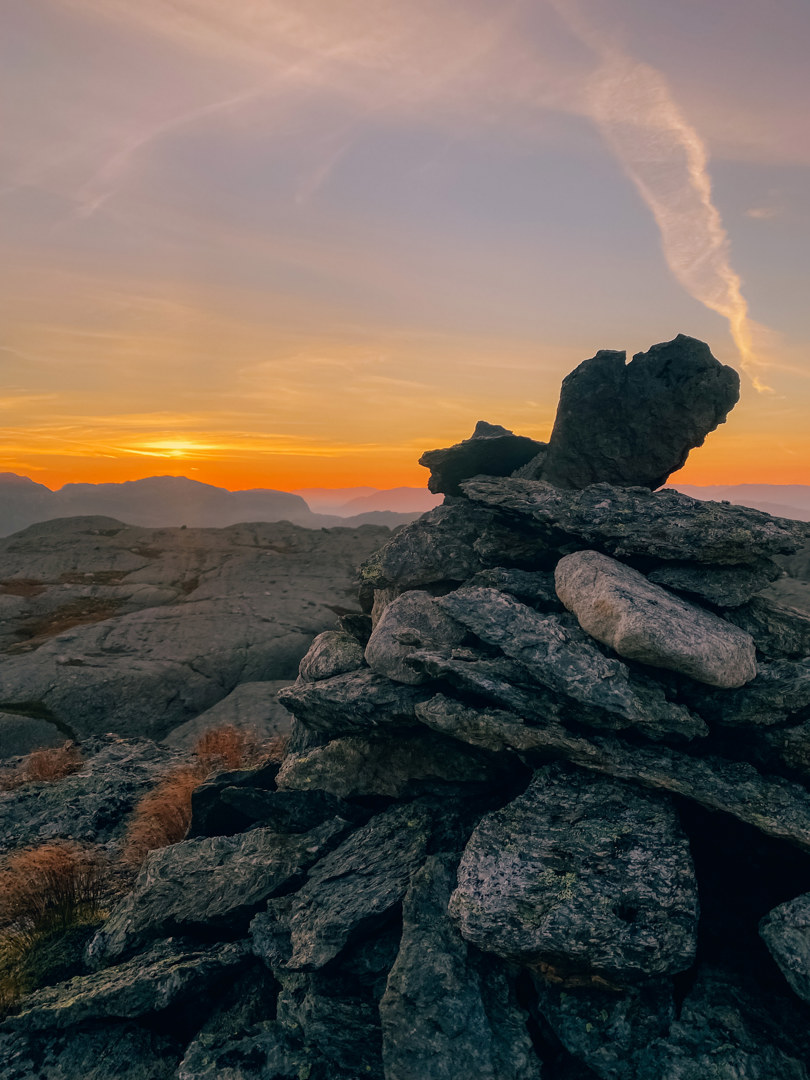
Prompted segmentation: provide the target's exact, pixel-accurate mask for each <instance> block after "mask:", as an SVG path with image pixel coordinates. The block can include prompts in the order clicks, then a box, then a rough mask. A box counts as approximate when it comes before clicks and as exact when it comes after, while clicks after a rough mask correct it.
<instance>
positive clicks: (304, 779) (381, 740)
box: [278, 732, 500, 817]
mask: <svg viewBox="0 0 810 1080" xmlns="http://www.w3.org/2000/svg"><path fill="white" fill-rule="evenodd" d="M499 773H500V767H499V763H497V762H494V761H492V760H491V759H490V758H489V756H484V755H481V754H478V753H474V752H473V753H469V752H467V751H466V750H465V751H464V752H459V749H458V744H457V742H455V741H453V740H450V739H444V738H442V737H441V736H439V737H436V736H433V735H431V734H430V733H428V732H425V733H419V734H417V733H412V734H407V735H406V734H402V735H399V736H397V737H396V738H387V737H385V736H375V737H372V738H368V739H361V738H358V737H348V738H344V739H333V740H332V741H331V742H328V743H327V744H326V745H325V746H318V747H315V748H314V749H312V750H308V751H304V752H302V753H300V754H289V755H288V756H287V757H286V758H285V760H284V764H283V766H282V768H281V772H280V773H279V777H278V786H279V788H281V789H282V791H285V790H286V791H287V792H288V794H293V791H294V790H295V789H299V791H300V793H301V794H304V793H305V792H306V793H310V794H313V795H314V794H316V793H317V792H318V791H320V792H330V793H331V794H332V795H333V796H339V797H340V798H341V799H355V798H358V797H359V796H363V795H386V796H388V797H389V798H393V799H399V798H403V797H407V793H408V792H413V791H414V789H415V788H417V787H418V786H419V785H420V782H421V781H431V782H437V781H443V782H446V783H467V784H469V783H472V784H484V783H487V782H489V783H493V782H495V780H496V778H497V777H498V775H499ZM279 794H281V792H279ZM342 816H344V817H345V816H346V815H345V814H343V815H342Z"/></svg>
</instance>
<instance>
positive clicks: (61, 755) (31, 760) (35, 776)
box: [23, 742, 84, 784]
mask: <svg viewBox="0 0 810 1080" xmlns="http://www.w3.org/2000/svg"><path fill="white" fill-rule="evenodd" d="M83 764H84V758H83V757H82V752H81V750H80V749H79V748H78V746H77V745H76V744H75V743H73V742H66V743H64V744H63V745H62V746H55V747H53V748H52V749H49V750H34V751H33V753H31V754H29V755H28V758H27V760H26V761H25V763H24V765H23V772H24V774H25V778H26V780H42V781H46V782H47V783H51V784H52V783H55V782H56V781H57V780H63V779H64V778H65V777H66V776H70V775H71V774H72V773H75V772H78V771H79V769H80V768H81V767H82V765H83Z"/></svg>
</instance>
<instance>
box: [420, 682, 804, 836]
mask: <svg viewBox="0 0 810 1080" xmlns="http://www.w3.org/2000/svg"><path fill="white" fill-rule="evenodd" d="M513 693H514V695H515V697H516V698H518V699H519V698H520V694H519V691H513ZM525 697H526V696H525V695H524V698H525ZM524 704H531V702H530V701H525V702H524ZM518 707H519V706H518ZM417 713H418V715H419V718H420V720H421V721H422V723H424V724H426V725H427V726H428V727H431V728H433V730H435V731H440V732H444V733H445V734H448V735H452V736H453V737H454V738H457V739H461V740H463V741H464V742H469V743H470V744H471V745H472V746H478V747H481V748H486V749H489V750H507V749H510V750H514V751H515V752H516V753H518V754H519V755H520V756H521V758H522V759H524V760H526V761H528V762H530V763H532V764H534V763H539V762H542V761H543V760H545V759H546V758H547V756H548V754H549V752H551V753H553V754H555V755H559V756H561V757H564V758H566V759H567V760H568V761H571V762H573V763H574V764H576V765H578V766H581V767H582V768H585V769H589V770H591V771H593V772H597V773H600V774H604V775H607V776H613V777H616V778H617V779H619V780H628V781H631V782H633V783H635V784H638V785H641V786H642V787H647V788H651V789H653V790H655V791H661V792H667V793H671V794H674V795H682V796H684V797H685V798H687V799H691V800H692V801H694V802H696V803H699V804H700V805H701V806H705V807H706V808H707V809H708V810H720V811H722V812H723V813H726V814H731V815H732V816H733V817H736V818H738V819H739V820H740V821H743V822H745V823H746V824H748V825H753V826H754V827H755V828H757V829H759V830H760V831H761V832H762V833H764V834H765V835H766V836H770V837H773V838H774V839H778V840H786V841H788V843H790V844H792V845H793V846H794V847H798V848H800V849H801V850H802V851H805V852H808V853H810V794H808V792H807V789H806V788H805V787H804V786H803V785H801V784H797V783H794V782H792V781H790V780H786V779H785V778H784V777H781V776H774V775H763V774H762V773H760V772H759V770H758V769H757V768H755V767H754V766H753V765H751V764H750V763H749V762H747V761H729V760H727V759H725V758H721V757H718V756H716V755H712V756H707V757H693V756H691V755H689V754H685V753H681V752H679V751H677V750H674V749H671V748H670V747H666V746H656V747H654V748H653V747H646V746H636V745H633V744H632V743H629V742H625V741H624V740H621V739H618V738H610V737H606V736H601V735H600V736H597V735H595V734H594V735H589V737H588V738H584V737H582V736H581V735H577V734H575V733H574V732H571V731H570V730H568V729H567V728H565V727H564V726H563V725H562V724H560V723H558V722H556V721H555V720H553V719H547V720H546V721H545V722H542V723H539V724H538V723H527V722H526V721H524V720H522V719H521V718H520V717H519V716H516V715H515V714H514V713H513V712H507V711H504V710H500V709H471V708H468V707H465V706H464V705H463V704H462V703H461V702H458V701H453V700H452V699H448V698H446V697H445V696H444V695H442V694H437V695H436V696H435V697H434V698H432V699H431V700H430V701H428V702H425V703H423V704H422V705H420V706H418V708H417Z"/></svg>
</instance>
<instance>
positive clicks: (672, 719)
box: [434, 588, 725, 739]
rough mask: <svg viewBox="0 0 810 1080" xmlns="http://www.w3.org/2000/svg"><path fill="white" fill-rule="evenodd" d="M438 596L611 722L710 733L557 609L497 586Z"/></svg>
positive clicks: (530, 669)
mask: <svg viewBox="0 0 810 1080" xmlns="http://www.w3.org/2000/svg"><path fill="white" fill-rule="evenodd" d="M434 603H435V604H436V605H438V606H439V607H440V608H441V609H442V610H443V611H445V612H447V614H448V615H451V616H452V617H453V619H455V620H457V621H458V622H459V623H461V624H462V625H463V626H465V627H467V628H468V629H469V630H471V631H472V632H473V633H474V634H475V635H476V636H477V637H479V638H480V639H481V640H482V641H484V642H486V643H487V644H488V645H494V646H497V647H498V648H500V649H501V650H502V651H503V653H504V655H505V656H507V657H508V658H509V659H510V660H513V661H515V662H516V663H517V664H519V665H520V667H521V668H523V670H524V671H525V673H526V675H527V676H528V677H529V681H530V682H533V683H536V684H539V685H540V686H545V687H547V688H548V689H549V690H551V691H552V692H554V693H556V694H560V695H563V696H564V697H567V698H570V699H572V700H573V701H577V702H581V703H582V704H583V705H587V706H590V707H592V708H593V709H596V710H599V711H600V712H604V713H606V714H609V715H610V716H611V717H613V718H616V719H615V720H614V723H613V725H612V726H617V727H627V726H634V727H637V728H639V730H641V731H644V733H645V734H647V735H650V736H651V737H653V738H664V737H667V736H676V737H680V738H684V739H692V738H695V737H698V736H702V735H705V734H706V731H707V729H706V725H705V724H704V723H703V721H702V720H700V719H699V718H698V717H695V716H692V715H691V714H690V713H689V712H688V711H687V710H686V709H684V708H683V707H682V706H680V705H676V704H673V703H672V702H669V701H667V700H666V698H665V696H664V692H663V689H662V688H661V687H659V686H654V685H652V684H650V685H646V684H643V683H642V682H641V681H634V680H632V679H631V677H630V672H629V671H628V669H627V666H626V665H625V664H623V663H622V662H621V661H620V660H615V659H613V658H611V657H607V656H605V655H604V654H603V653H602V652H601V651H600V650H599V649H598V648H597V646H595V645H594V644H593V642H592V641H590V640H589V638H588V637H587V635H586V634H584V633H582V631H581V630H580V629H579V628H578V627H577V626H576V625H574V626H571V627H568V626H566V625H565V623H564V622H563V620H562V618H561V617H560V616H559V615H554V614H551V615H541V614H538V612H536V611H535V610H534V609H533V608H530V607H528V605H526V604H521V603H520V601H519V600H516V599H515V598H514V597H513V596H510V595H509V594H508V593H503V592H500V591H499V590H498V589H480V588H478V589H477V588H472V589H457V590H456V591H455V592H452V593H449V594H448V595H447V596H443V597H440V598H439V599H437V600H435V601H434ZM565 618H570V616H565ZM571 621H572V622H573V620H571ZM717 621H718V622H721V620H719V619H718V620H717ZM722 625H725V624H722ZM525 681H526V680H525V678H524V682H525ZM617 720H620V721H621V722H618V723H617V722H616V721H617Z"/></svg>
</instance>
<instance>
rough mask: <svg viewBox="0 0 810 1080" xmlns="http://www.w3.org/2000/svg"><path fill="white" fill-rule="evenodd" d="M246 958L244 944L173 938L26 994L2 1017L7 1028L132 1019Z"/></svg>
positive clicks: (202, 986) (205, 984) (205, 985)
mask: <svg viewBox="0 0 810 1080" xmlns="http://www.w3.org/2000/svg"><path fill="white" fill-rule="evenodd" d="M249 956H250V948H249V945H248V943H246V942H237V943H234V944H226V945H213V946H209V947H207V948H205V947H202V948H201V947H196V948H195V947H193V946H189V945H185V946H184V945H183V944H182V943H181V942H174V941H172V940H171V939H170V940H169V941H165V942H163V941H162V942H158V943H157V944H155V945H153V946H152V948H151V949H149V950H147V951H146V952H145V953H143V954H141V955H140V956H138V957H136V958H135V959H133V960H129V961H127V962H126V963H124V964H119V965H118V966H116V967H113V968H108V969H107V970H105V971H99V972H94V973H93V974H91V975H77V976H76V977H75V978H73V979H71V980H70V981H69V982H68V983H61V984H59V985H57V986H53V987H51V986H49V987H45V988H44V989H42V990H39V991H37V992H36V993H34V994H32V995H30V996H29V997H28V998H27V999H26V1001H25V1005H24V1007H23V1009H22V1010H21V1011H20V1012H19V1013H17V1014H16V1015H13V1016H10V1017H8V1018H7V1019H6V1020H5V1021H3V1023H2V1025H0V1026H1V1027H2V1029H3V1030H6V1031H14V1030H19V1029H24V1030H25V1031H48V1030H51V1029H64V1028H71V1027H73V1026H75V1025H77V1024H80V1023H82V1022H83V1021H86V1020H99V1019H110V1018H113V1019H125V1018H127V1019H132V1018H135V1017H139V1016H145V1015H147V1014H149V1013H157V1012H162V1011H163V1010H165V1009H167V1008H169V1007H170V1006H173V1005H175V1004H177V1003H178V1002H181V1001H185V1000H188V999H189V998H191V997H193V996H195V995H197V994H200V993H202V992H204V991H206V992H210V990H211V989H212V987H214V986H216V984H217V983H218V982H221V981H222V980H223V979H224V978H225V977H227V976H232V975H233V972H234V970H235V969H237V968H238V967H240V966H242V965H244V963H245V961H246V959H247V958H248V957H249Z"/></svg>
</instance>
